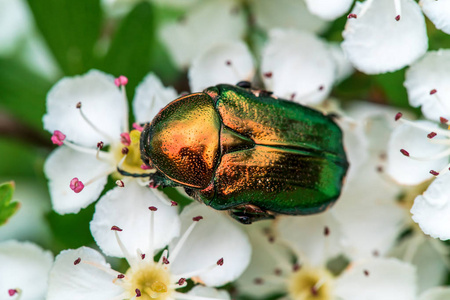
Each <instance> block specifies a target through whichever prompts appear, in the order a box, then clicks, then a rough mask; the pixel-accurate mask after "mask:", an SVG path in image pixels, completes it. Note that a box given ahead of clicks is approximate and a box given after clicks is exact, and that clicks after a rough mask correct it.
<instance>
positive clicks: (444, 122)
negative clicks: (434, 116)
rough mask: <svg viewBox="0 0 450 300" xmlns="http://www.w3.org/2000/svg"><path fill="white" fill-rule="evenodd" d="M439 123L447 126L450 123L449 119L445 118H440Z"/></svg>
mask: <svg viewBox="0 0 450 300" xmlns="http://www.w3.org/2000/svg"><path fill="white" fill-rule="evenodd" d="M439 121H441V123H442V124H447V123H448V119H446V118H444V117H440V118H439Z"/></svg>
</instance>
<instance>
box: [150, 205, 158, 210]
mask: <svg viewBox="0 0 450 300" xmlns="http://www.w3.org/2000/svg"><path fill="white" fill-rule="evenodd" d="M148 209H150V210H151V211H157V210H158V208H157V207H155V206H150V207H149V208H148Z"/></svg>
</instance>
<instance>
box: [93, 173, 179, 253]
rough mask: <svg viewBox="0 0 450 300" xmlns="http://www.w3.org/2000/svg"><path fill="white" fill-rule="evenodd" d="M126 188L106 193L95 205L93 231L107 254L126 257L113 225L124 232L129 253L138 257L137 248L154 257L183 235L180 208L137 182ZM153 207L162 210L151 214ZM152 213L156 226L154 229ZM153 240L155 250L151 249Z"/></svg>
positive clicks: (128, 184) (124, 242) (122, 233)
mask: <svg viewBox="0 0 450 300" xmlns="http://www.w3.org/2000/svg"><path fill="white" fill-rule="evenodd" d="M124 183H125V187H123V188H119V187H116V188H114V189H112V190H111V191H109V192H108V193H106V195H104V196H103V197H102V198H101V199H100V200H99V201H98V203H97V205H96V206H95V213H94V217H93V220H92V221H91V232H92V236H93V237H94V239H95V241H96V242H97V245H98V246H99V247H100V248H101V249H102V251H103V253H105V254H106V255H109V256H117V257H124V254H123V252H122V251H121V250H120V247H119V245H118V243H117V241H116V238H115V234H114V231H112V230H111V227H112V226H118V227H119V228H121V229H122V230H123V231H121V232H118V234H119V237H120V239H121V240H122V242H123V244H124V245H125V247H126V248H127V250H128V252H129V253H131V254H133V255H134V254H135V253H136V250H137V249H140V250H141V251H142V252H143V253H147V254H148V255H150V256H153V255H154V253H153V252H154V250H157V249H161V248H163V247H165V246H166V245H167V244H169V242H170V241H171V240H172V239H173V238H174V237H175V236H177V235H178V234H179V230H180V220H179V218H178V214H177V207H171V206H170V204H167V203H163V202H162V201H161V200H160V199H159V198H158V197H163V196H162V195H159V196H158V193H160V192H158V191H156V190H152V189H149V188H147V187H143V186H140V185H139V184H137V182H136V180H126V181H124ZM150 206H154V207H156V208H157V209H158V210H157V211H155V212H151V211H150V210H149V207H150ZM151 214H153V216H154V225H153V226H154V227H153V230H152V231H151V230H150V227H151ZM151 240H153V247H151Z"/></svg>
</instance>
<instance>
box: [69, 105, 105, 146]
mask: <svg viewBox="0 0 450 300" xmlns="http://www.w3.org/2000/svg"><path fill="white" fill-rule="evenodd" d="M76 107H77V108H78V111H79V112H80V115H81V117H82V118H83V120H84V121H85V122H86V123H88V124H89V126H91V127H92V129H94V131H96V132H97V133H99V134H100V135H102V136H103V137H105V138H107V139H108V140H109V141H110V142H112V141H114V138H112V137H111V136H110V135H109V134H107V133H105V132H104V131H102V130H100V129H99V128H98V127H97V126H95V125H94V123H92V122H91V121H90V120H89V119H88V118H87V117H86V115H85V114H84V112H83V110H82V109H81V102H78V103H77V105H76Z"/></svg>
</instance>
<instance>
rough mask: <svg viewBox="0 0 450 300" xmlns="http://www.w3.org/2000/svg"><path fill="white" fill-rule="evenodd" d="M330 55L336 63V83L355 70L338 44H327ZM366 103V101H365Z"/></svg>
mask: <svg viewBox="0 0 450 300" xmlns="http://www.w3.org/2000/svg"><path fill="white" fill-rule="evenodd" d="M328 50H329V51H330V54H331V57H332V58H333V60H334V63H335V65H336V75H335V77H336V83H339V82H341V81H343V80H345V79H347V78H348V77H350V75H352V74H353V73H354V72H355V69H354V68H353V66H352V64H351V63H350V61H349V60H348V58H347V56H346V55H345V53H344V51H343V50H342V47H341V45H340V44H337V43H330V44H329V45H328ZM365 103H367V102H365Z"/></svg>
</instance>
